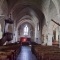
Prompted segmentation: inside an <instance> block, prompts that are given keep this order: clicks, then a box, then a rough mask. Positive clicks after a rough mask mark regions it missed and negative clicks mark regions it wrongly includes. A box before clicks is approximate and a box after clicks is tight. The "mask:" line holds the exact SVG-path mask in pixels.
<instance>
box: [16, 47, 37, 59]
mask: <svg viewBox="0 0 60 60" xmlns="http://www.w3.org/2000/svg"><path fill="white" fill-rule="evenodd" d="M17 60H37V59H36V57H35V56H34V54H32V52H31V47H29V46H22V48H21V52H20V53H19V55H18V58H17Z"/></svg>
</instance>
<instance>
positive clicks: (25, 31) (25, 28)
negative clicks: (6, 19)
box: [24, 25, 28, 35]
mask: <svg viewBox="0 0 60 60" xmlns="http://www.w3.org/2000/svg"><path fill="white" fill-rule="evenodd" d="M24 35H28V26H27V25H26V26H25V27H24Z"/></svg>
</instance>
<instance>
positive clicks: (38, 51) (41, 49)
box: [32, 45, 60, 60]
mask: <svg viewBox="0 0 60 60" xmlns="http://www.w3.org/2000/svg"><path fill="white" fill-rule="evenodd" d="M32 48H33V50H34V54H35V55H36V57H37V58H38V59H39V60H54V59H55V58H54V57H56V59H55V60H59V59H60V58H59V55H60V49H59V48H58V47H53V46H41V45H34V46H33V47H32ZM53 55H54V56H53ZM52 57H53V58H52ZM57 57H58V58H57Z"/></svg>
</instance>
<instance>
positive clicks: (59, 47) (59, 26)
mask: <svg viewBox="0 0 60 60" xmlns="http://www.w3.org/2000/svg"><path fill="white" fill-rule="evenodd" d="M59 48H60V26H59Z"/></svg>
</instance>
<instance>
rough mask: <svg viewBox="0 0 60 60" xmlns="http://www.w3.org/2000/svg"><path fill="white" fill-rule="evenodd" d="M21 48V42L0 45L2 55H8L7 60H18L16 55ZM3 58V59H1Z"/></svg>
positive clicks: (0, 54)
mask: <svg viewBox="0 0 60 60" xmlns="http://www.w3.org/2000/svg"><path fill="white" fill-rule="evenodd" d="M19 48H20V44H10V45H4V46H0V56H3V55H4V56H6V57H7V58H6V60H7V59H9V60H16V56H17V55H18V54H17V53H18V50H19ZM1 60H2V59H1Z"/></svg>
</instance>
